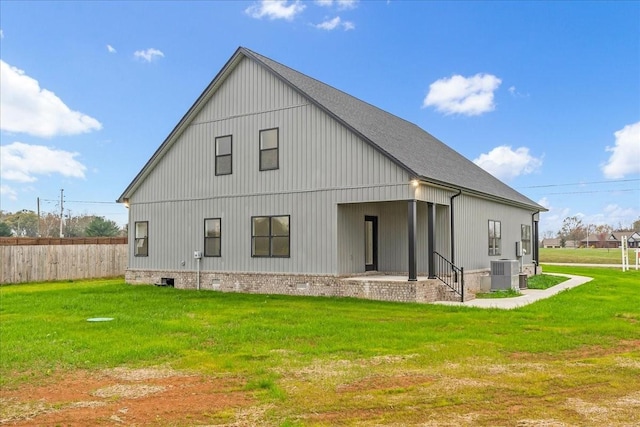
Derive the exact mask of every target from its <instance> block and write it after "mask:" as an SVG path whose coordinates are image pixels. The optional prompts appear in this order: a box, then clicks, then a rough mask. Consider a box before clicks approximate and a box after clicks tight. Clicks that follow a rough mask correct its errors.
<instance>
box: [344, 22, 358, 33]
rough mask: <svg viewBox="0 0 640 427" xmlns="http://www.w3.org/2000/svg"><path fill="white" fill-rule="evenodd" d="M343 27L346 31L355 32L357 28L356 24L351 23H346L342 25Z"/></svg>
mask: <svg viewBox="0 0 640 427" xmlns="http://www.w3.org/2000/svg"><path fill="white" fill-rule="evenodd" d="M342 27H343V28H344V30H345V31H349V30H355V28H356V24H354V23H353V22H351V21H344V22H343V23H342Z"/></svg>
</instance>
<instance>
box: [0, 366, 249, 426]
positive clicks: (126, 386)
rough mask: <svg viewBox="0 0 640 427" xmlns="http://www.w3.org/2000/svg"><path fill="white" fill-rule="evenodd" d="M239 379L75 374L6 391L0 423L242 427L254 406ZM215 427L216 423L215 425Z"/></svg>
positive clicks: (145, 372) (152, 372)
mask: <svg viewBox="0 0 640 427" xmlns="http://www.w3.org/2000/svg"><path fill="white" fill-rule="evenodd" d="M244 385H245V382H244V381H243V380H242V379H240V378H213V377H207V376H202V375H195V374H190V373H182V372H178V371H173V370H170V369H166V368H158V369H139V370H131V369H126V368H117V369H113V370H108V371H101V372H87V371H81V372H73V373H68V374H66V375H64V376H62V375H61V376H59V377H56V378H52V379H51V380H48V381H47V382H46V383H45V384H41V385H24V386H21V387H18V388H17V389H15V390H4V391H3V392H2V397H1V398H0V408H1V409H0V424H3V425H11V426H33V425H64V426H87V425H114V424H115V425H117V424H120V425H135V426H150V425H175V426H181V425H202V424H214V423H213V422H212V420H216V419H217V420H220V419H224V420H225V422H227V425H228V424H234V423H235V422H236V421H237V422H239V424H238V425H243V422H242V420H247V419H251V418H252V417H251V414H252V412H253V411H252V409H251V408H252V407H253V405H254V404H255V403H256V402H255V400H254V399H253V397H252V396H251V394H249V393H247V392H245V391H243V387H244ZM215 424H218V423H217V422H216V423H215Z"/></svg>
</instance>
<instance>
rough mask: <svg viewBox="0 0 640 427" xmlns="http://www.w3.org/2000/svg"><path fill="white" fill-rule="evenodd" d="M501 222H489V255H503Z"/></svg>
mask: <svg viewBox="0 0 640 427" xmlns="http://www.w3.org/2000/svg"><path fill="white" fill-rule="evenodd" d="M500 227H501V226H500V221H494V220H492V219H490V220H489V255H500V254H501V240H502V232H501V231H500Z"/></svg>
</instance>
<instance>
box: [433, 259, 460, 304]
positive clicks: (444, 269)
mask: <svg viewBox="0 0 640 427" xmlns="http://www.w3.org/2000/svg"><path fill="white" fill-rule="evenodd" d="M434 254H435V255H436V257H435V258H436V277H437V278H438V279H439V280H440V281H441V282H442V283H444V284H445V285H447V286H448V287H449V288H450V289H451V290H453V291H454V292H455V293H457V294H458V295H460V301H463V302H464V268H462V267H456V266H455V265H453V263H451V261H449V260H448V259H446V258H445V257H443V256H442V255H440V254H439V253H438V252H435V251H434Z"/></svg>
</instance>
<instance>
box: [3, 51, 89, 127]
mask: <svg viewBox="0 0 640 427" xmlns="http://www.w3.org/2000/svg"><path fill="white" fill-rule="evenodd" d="M0 129H2V130H4V131H7V132H17V133H26V134H29V135H34V136H39V137H46V138H48V137H52V136H57V135H73V134H79V133H86V132H90V131H92V130H100V129H102V124H101V123H100V122H99V121H98V120H96V119H94V118H93V117H89V116H87V115H86V114H82V113H80V112H79V111H72V110H71V109H70V108H69V107H67V106H66V105H65V104H64V102H62V100H61V99H60V98H58V97H57V96H56V94H55V93H53V92H51V91H49V90H47V89H42V88H40V84H39V83H38V81H37V80H35V79H33V78H31V77H29V76H27V75H26V74H25V73H24V71H22V70H20V69H18V68H16V67H12V66H11V65H9V64H7V63H6V62H4V61H2V60H0Z"/></svg>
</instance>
